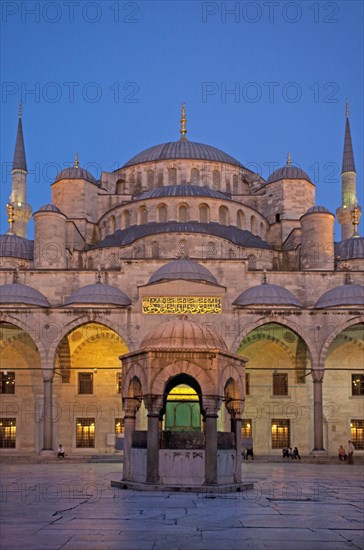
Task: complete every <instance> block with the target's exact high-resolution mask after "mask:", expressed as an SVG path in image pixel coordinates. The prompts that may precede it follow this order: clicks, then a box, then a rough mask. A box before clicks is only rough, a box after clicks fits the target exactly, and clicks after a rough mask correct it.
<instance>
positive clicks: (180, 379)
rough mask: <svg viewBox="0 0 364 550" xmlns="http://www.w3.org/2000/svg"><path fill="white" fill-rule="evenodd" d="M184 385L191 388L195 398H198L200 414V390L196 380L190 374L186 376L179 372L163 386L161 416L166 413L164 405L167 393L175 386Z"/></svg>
mask: <svg viewBox="0 0 364 550" xmlns="http://www.w3.org/2000/svg"><path fill="white" fill-rule="evenodd" d="M181 384H184V385H186V386H189V387H190V388H192V389H193V390H194V391H195V392H196V394H197V396H198V402H199V406H200V414H202V389H201V386H200V384H199V383H198V381H197V379H196V378H195V377H194V376H191V375H190V374H186V373H185V372H181V373H180V374H177V375H176V376H173V377H172V378H169V379H168V380H167V382H166V384H165V388H164V392H163V407H162V410H161V414H162V415H164V414H165V413H166V404H167V399H168V395H169V393H170V392H171V391H172V390H173V389H174V388H176V387H177V386H179V385H181Z"/></svg>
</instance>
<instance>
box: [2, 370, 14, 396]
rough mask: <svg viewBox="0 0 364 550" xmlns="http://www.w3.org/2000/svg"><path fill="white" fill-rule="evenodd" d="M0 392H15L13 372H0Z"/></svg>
mask: <svg viewBox="0 0 364 550" xmlns="http://www.w3.org/2000/svg"><path fill="white" fill-rule="evenodd" d="M0 393H15V372H9V371H4V372H0Z"/></svg>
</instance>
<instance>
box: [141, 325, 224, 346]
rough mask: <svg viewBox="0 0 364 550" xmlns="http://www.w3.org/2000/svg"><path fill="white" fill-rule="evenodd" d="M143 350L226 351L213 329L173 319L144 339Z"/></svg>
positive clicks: (157, 327) (149, 333)
mask: <svg viewBox="0 0 364 550" xmlns="http://www.w3.org/2000/svg"><path fill="white" fill-rule="evenodd" d="M140 347H141V349H163V350H164V349H165V350H175V349H185V350H192V351H196V350H198V351H206V350H225V351H227V347H226V344H225V342H224V341H223V340H222V339H221V337H220V336H219V335H218V334H217V333H216V332H215V331H213V330H212V329H210V328H207V327H205V326H204V325H202V324H199V323H196V322H194V321H188V320H187V319H173V320H171V321H167V322H165V323H161V324H159V325H157V326H156V327H155V328H153V329H152V330H150V331H149V332H148V334H147V335H146V336H145V337H144V338H143V340H142V343H141V345H140Z"/></svg>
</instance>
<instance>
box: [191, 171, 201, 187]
mask: <svg viewBox="0 0 364 550" xmlns="http://www.w3.org/2000/svg"><path fill="white" fill-rule="evenodd" d="M199 179H200V172H199V170H197V168H192V170H191V183H193V184H196V183H198V180H199Z"/></svg>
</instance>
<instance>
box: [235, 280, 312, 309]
mask: <svg viewBox="0 0 364 550" xmlns="http://www.w3.org/2000/svg"><path fill="white" fill-rule="evenodd" d="M234 305H236V306H251V305H272V306H283V305H284V306H295V307H302V304H301V302H299V300H297V298H296V297H295V296H294V295H293V294H292V292H290V291H289V290H287V289H286V288H283V287H282V286H278V285H271V284H262V285H257V286H253V287H251V288H248V289H247V290H244V292H242V293H241V294H239V296H238V297H237V298H236V300H235V302H234Z"/></svg>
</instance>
